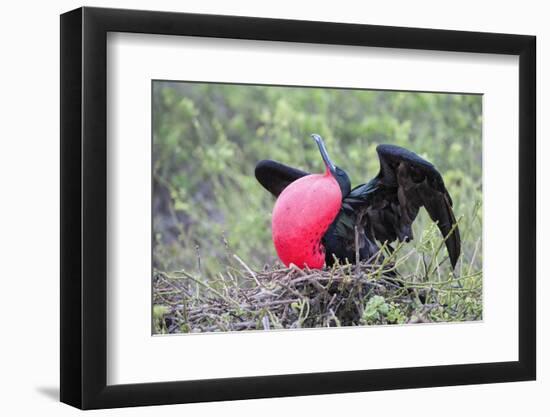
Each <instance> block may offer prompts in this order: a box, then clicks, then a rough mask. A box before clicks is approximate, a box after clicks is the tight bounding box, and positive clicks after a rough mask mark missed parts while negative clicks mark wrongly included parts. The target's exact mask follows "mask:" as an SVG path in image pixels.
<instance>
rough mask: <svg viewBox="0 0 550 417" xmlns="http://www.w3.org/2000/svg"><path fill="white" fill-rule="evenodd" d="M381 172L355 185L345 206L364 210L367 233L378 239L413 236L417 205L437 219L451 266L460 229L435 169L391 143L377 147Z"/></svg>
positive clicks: (454, 260)
mask: <svg viewBox="0 0 550 417" xmlns="http://www.w3.org/2000/svg"><path fill="white" fill-rule="evenodd" d="M376 151H377V152H378V157H379V159H380V172H379V173H378V175H377V176H376V177H375V178H374V179H373V180H371V181H370V182H369V183H367V184H363V185H360V186H358V187H356V188H354V189H353V190H352V191H351V193H350V194H349V196H348V197H347V198H346V199H344V206H348V207H351V208H352V209H353V210H354V211H363V220H364V221H363V224H365V232H366V234H367V236H371V237H374V238H375V239H376V240H378V241H380V242H384V241H388V242H393V241H394V240H396V239H397V240H400V241H409V240H411V239H413V233H412V223H413V222H414V220H415V219H416V216H417V215H418V211H419V209H420V207H424V208H425V209H426V210H427V212H428V214H429V215H430V217H431V219H432V220H433V221H434V222H437V226H438V227H439V230H440V231H441V234H442V235H443V237H444V238H446V241H445V244H446V246H447V251H448V253H449V258H450V260H451V265H452V266H453V268H454V267H455V265H456V262H457V260H458V257H459V256H460V232H459V230H458V227H455V228H454V229H453V226H454V225H455V224H456V219H455V216H454V213H453V209H452V206H453V202H452V199H451V196H450V195H449V193H448V191H447V189H446V188H445V184H444V183H443V178H441V174H440V173H439V172H438V171H437V169H436V168H435V167H434V166H433V165H432V164H431V163H430V162H428V161H426V160H424V159H422V158H421V157H420V156H418V155H416V154H415V153H413V152H411V151H408V150H406V149H404V148H401V147H399V146H394V145H379V146H378V147H377V148H376Z"/></svg>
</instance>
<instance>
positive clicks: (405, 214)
mask: <svg viewBox="0 0 550 417" xmlns="http://www.w3.org/2000/svg"><path fill="white" fill-rule="evenodd" d="M311 136H312V137H313V139H314V140H315V141H316V142H317V146H318V148H319V151H320V153H321V156H322V158H323V161H324V163H325V167H326V172H325V173H324V174H310V173H308V172H306V171H302V170H299V169H296V168H293V167H290V166H287V165H284V164H282V163H280V162H276V161H272V160H263V161H260V162H259V163H258V164H257V165H256V169H255V176H256V178H257V180H258V181H259V182H260V184H261V185H262V186H263V187H264V188H265V189H267V190H268V191H269V192H270V193H271V194H273V196H275V197H276V198H277V201H276V203H275V207H274V209H273V217H272V234H273V242H274V246H275V249H276V251H277V254H278V255H279V258H280V259H281V261H283V263H284V264H285V265H287V266H288V265H290V264H291V263H293V264H295V265H296V266H298V267H304V266H306V265H307V266H308V267H309V268H322V267H323V264H326V265H327V266H332V265H333V264H334V262H335V261H336V260H338V261H339V262H343V263H345V262H346V260H347V261H348V262H350V263H354V262H355V261H357V256H358V257H359V260H360V261H368V260H372V259H374V258H377V259H379V260H380V259H381V258H380V256H383V255H382V254H381V253H380V248H381V245H383V244H384V243H385V244H386V247H387V248H392V247H391V246H390V244H391V243H392V242H394V241H396V240H397V241H401V242H403V241H404V242H409V241H410V240H412V239H413V232H412V224H413V222H414V220H415V219H416V217H417V215H418V212H419V209H420V207H424V208H425V209H426V210H427V212H428V214H429V215H430V218H431V219H432V220H433V221H434V222H437V226H438V228H439V230H440V231H441V234H442V235H443V238H444V239H445V245H446V247H447V252H448V254H449V259H450V262H451V265H452V268H453V269H454V267H455V265H456V262H457V260H458V257H459V255H460V233H459V230H458V225H457V224H456V219H455V216H454V213H453V210H452V206H453V201H452V199H451V196H450V195H449V192H448V191H447V189H446V188H445V184H444V182H443V178H442V177H441V174H440V173H439V172H438V171H437V169H436V168H435V167H434V165H433V164H431V163H430V162H428V161H426V160H425V159H423V158H421V157H420V156H418V155H417V154H415V153H414V152H411V151H409V150H407V149H405V148H402V147H399V146H395V145H378V146H377V148H376V151H377V153H378V158H379V160H380V171H379V172H378V175H376V176H375V177H374V178H373V179H371V180H370V181H369V182H367V183H365V184H360V185H358V186H356V187H354V188H353V189H352V188H351V182H350V179H349V177H348V175H347V174H346V172H345V171H344V170H342V169H341V168H339V167H337V166H336V165H335V164H334V163H333V162H332V161H331V159H330V158H329V156H328V152H327V149H326V147H325V144H324V141H323V139H322V138H321V136H319V135H317V134H312V135H311ZM356 246H357V247H356ZM392 249H393V248H392ZM390 250H391V249H390Z"/></svg>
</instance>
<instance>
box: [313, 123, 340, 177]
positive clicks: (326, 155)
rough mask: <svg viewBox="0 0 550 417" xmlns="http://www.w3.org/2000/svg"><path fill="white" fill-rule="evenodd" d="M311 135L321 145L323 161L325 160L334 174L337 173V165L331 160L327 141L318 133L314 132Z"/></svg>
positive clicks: (320, 150)
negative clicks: (326, 145) (326, 144)
mask: <svg viewBox="0 0 550 417" xmlns="http://www.w3.org/2000/svg"><path fill="white" fill-rule="evenodd" d="M311 137H312V138H313V139H314V140H315V142H317V146H318V147H319V152H321V156H322V157H323V161H324V162H325V166H326V167H327V169H328V170H329V171H330V172H331V174H332V175H335V174H336V165H334V164H333V163H332V161H331V160H330V158H329V156H328V153H327V148H326V147H325V142H324V141H323V138H322V137H321V136H319V135H318V134H316V133H313V134H312V135H311Z"/></svg>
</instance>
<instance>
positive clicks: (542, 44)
mask: <svg viewBox="0 0 550 417" xmlns="http://www.w3.org/2000/svg"><path fill="white" fill-rule="evenodd" d="M81 4H82V3H80V2H77V1H69V0H63V1H57V2H56V3H55V4H50V3H48V2H38V1H36V2H30V1H29V2H19V3H16V2H4V4H3V5H2V15H1V16H2V17H1V24H0V30H1V31H2V36H1V37H0V42H1V46H2V48H1V52H0V56H1V59H0V72H1V74H2V77H1V80H2V81H3V84H2V86H1V88H0V107H1V108H0V120H1V122H2V124H1V128H0V143H1V147H0V149H1V150H0V158H1V160H0V184H1V190H2V193H1V195H2V200H1V204H0V219H1V220H0V221H1V227H0V232H1V233H2V235H1V238H0V242H1V243H0V244H1V250H0V254H1V255H0V260H1V264H2V267H1V269H0V270H1V271H2V272H1V278H2V284H3V285H2V286H1V287H0V294H1V296H0V309H1V310H0V317H1V320H2V330H3V335H2V342H1V343H0V352H1V355H0V393H1V394H0V398H2V400H1V401H0V410H2V411H3V412H2V414H3V415H20V414H21V415H27V414H29V415H32V414H31V413H33V412H34V413H37V412H40V413H41V414H42V415H44V414H46V415H50V414H51V415H61V416H63V415H73V414H76V411H75V410H74V409H72V408H70V407H68V406H65V405H62V404H59V403H58V402H57V399H56V396H57V392H58V377H59V371H58V367H59V362H58V339H59V325H58V305H59V296H58V293H59V284H58V273H59V261H58V258H59V251H58V246H59V236H58V229H59V221H58V210H59V203H58V201H59V189H58V179H59V167H58V165H59V156H58V153H59V152H58V149H59V145H58V137H59V132H58V131H59V101H58V100H59V93H58V91H59V52H58V50H59V46H58V44H59V18H58V15H59V14H60V13H62V12H64V11H66V10H70V9H73V8H76V7H79V6H80V5H81ZM544 4H545V2H543V1H531V0H524V1H521V2H514V3H513V4H512V5H507V4H505V2H503V1H499V2H479V1H469V0H462V1H460V2H448V3H445V2H442V1H419V0H416V1H406V0H404V1H394V2H390V1H387V2H381V1H376V2H372V4H368V3H367V2H353V1H351V0H350V1H347V0H338V1H325V2H322V3H321V2H320V1H316V2H305V1H303V2H298V1H296V0H294V1H282V0H278V1H270V2H262V1H254V0H250V1H247V0H232V1H230V2H228V1H223V0H201V1H196V2H192V3H191V2H183V1H181V0H180V1H146V0H141V1H140V0H125V1H119V2H115V1H92V0H89V1H87V2H86V5H89V6H105V7H124V8H139V9H159V10H170V11H187V12H202V13H217V14H240V15H250V16H265V17H281V18H294V19H310V20H332V21H342V22H356V23H371V24H381V25H396V26H417V27H431V28H441V29H462V30H474V31H493V32H509V33H523V34H534V35H537V37H538V75H539V78H538V88H537V93H538V120H539V125H538V137H539V144H540V146H539V150H538V155H539V156H538V160H539V186H538V193H539V214H540V213H542V212H543V211H545V210H549V209H550V201H549V193H548V192H547V191H545V192H544V193H543V182H544V181H545V180H548V178H549V176H550V168H549V166H546V167H542V166H541V165H542V164H541V161H542V160H543V159H544V156H550V155H549V152H550V148H549V145H548V143H547V142H543V141H542V140H541V138H542V137H544V136H545V134H546V136H547V135H548V133H549V127H548V126H549V124H548V122H547V121H546V120H542V115H543V114H544V113H543V110H545V109H546V107H547V104H548V97H550V91H549V88H550V87H549V85H550V84H549V82H548V81H547V79H544V75H543V73H544V72H545V71H546V73H549V65H548V64H549V59H550V49H549V48H548V42H549V40H550V26H549V25H548V18H547V16H548V12H547V11H546V10H544ZM549 228H550V221H549V220H548V217H544V216H540V215H539V237H540V238H539V250H538V256H539V260H540V261H541V263H542V262H544V259H543V258H544V257H545V255H546V252H547V251H548V250H549V249H550V241H549V238H548V236H549V234H550V229H549ZM543 235H545V236H544V237H543ZM546 275H547V274H546V271H545V269H543V268H540V267H539V286H538V291H539V297H538V300H539V303H538V304H539V307H538V313H539V316H538V323H539V325H538V331H539V333H538V334H539V337H538V341H539V343H538V348H539V358H538V359H539V366H538V374H539V380H538V381H537V382H528V383H508V384H498V385H483V386H467V387H452V388H435V389H423V390H407V391H388V392H378V393H360V394H347V395H330V396H328V395H326V396H314V397H301V398H290V399H288V398H287V399H270V400H255V401H238V402H232V403H211V404H195V405H180V406H169V407H147V408H140V409H125V410H116V411H112V410H111V411H101V412H99V413H98V414H99V415H113V414H115V413H117V414H118V413H120V414H121V415H132V416H133V415H143V416H145V415H181V414H183V413H186V414H187V415H212V416H214V415H230V416H231V415H239V416H245V415H258V414H261V415H278V416H284V415H292V416H294V415H298V414H302V413H305V414H307V415H309V414H315V415H342V414H345V413H350V414H355V413H361V415H368V414H371V415H374V414H377V415H381V414H382V413H385V415H400V414H406V415H408V416H417V415H418V416H420V415H422V416H425V415H429V414H432V413H438V414H441V415H444V416H445V417H447V416H455V415H456V416H464V415H481V413H487V414H489V413H490V415H497V414H500V415H502V414H504V415H518V414H521V415H526V414H531V415H543V413H544V412H543V410H545V411H546V413H548V410H549V409H550V406H549V405H548V401H547V399H546V398H545V396H544V395H543V394H546V393H547V392H549V391H550V382H549V381H548V378H550V365H549V362H548V359H547V358H548V357H547V355H545V353H546V352H548V349H549V342H550V330H549V329H550V326H548V324H547V322H546V320H548V319H550V308H549V306H548V303H546V304H545V297H544V296H542V295H543V294H547V293H548V292H549V291H550V284H549V281H548V280H547V279H546ZM356 349H358V350H359V349H361V347H360V346H358V347H356ZM546 413H544V414H546Z"/></svg>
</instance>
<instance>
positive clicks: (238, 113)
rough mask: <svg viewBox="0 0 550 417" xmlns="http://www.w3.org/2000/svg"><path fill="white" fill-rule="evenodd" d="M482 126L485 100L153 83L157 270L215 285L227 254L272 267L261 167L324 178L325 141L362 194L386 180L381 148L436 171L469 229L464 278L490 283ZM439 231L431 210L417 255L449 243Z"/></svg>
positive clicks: (423, 220)
mask: <svg viewBox="0 0 550 417" xmlns="http://www.w3.org/2000/svg"><path fill="white" fill-rule="evenodd" d="M481 126H482V97H481V96H480V95H467V94H442V93H413V92H394V91H368V90H349V89H328V88H301V87H300V88H293V87H278V86H249V85H226V84H206V83H186V82H164V81H154V83H153V231H154V236H153V238H154V242H153V247H154V250H153V263H154V267H155V268H156V269H157V270H163V271H173V270H181V269H185V270H186V271H189V272H192V273H196V272H199V273H200V274H206V275H210V276H212V275H215V274H218V273H219V272H220V271H222V270H224V266H225V264H226V256H227V248H226V245H229V247H230V248H231V250H232V251H233V252H235V253H237V254H238V255H239V256H240V257H241V258H242V259H244V260H245V261H246V262H247V264H248V265H250V267H251V268H253V269H261V268H262V267H263V266H264V265H265V264H271V263H273V262H274V261H275V260H276V259H277V258H276V254H275V250H274V248H273V244H272V242H271V228H270V224H271V210H272V208H273V204H274V199H273V198H272V197H271V196H270V194H269V193H268V192H267V191H265V190H264V189H263V188H262V187H261V186H260V185H259V183H258V182H257V181H256V179H255V177H254V167H255V165H256V163H257V162H258V161H260V160H262V159H274V160H277V161H280V162H283V163H285V164H288V165H291V166H294V167H298V168H300V169H303V170H306V171H309V172H322V171H323V170H324V167H323V164H322V160H321V158H320V155H319V152H318V150H317V147H316V146H315V143H314V142H313V140H311V138H310V137H309V135H310V134H311V133H314V132H315V133H318V134H320V135H321V136H323V138H324V139H325V141H326V144H327V148H328V151H329V154H330V156H331V158H332V159H333V161H335V163H336V164H337V165H338V166H340V167H341V168H343V169H345V170H346V171H347V172H348V174H349V176H350V178H351V180H352V186H355V185H358V184H361V183H364V182H366V181H368V180H369V179H370V178H372V177H373V176H375V175H376V174H377V173H378V169H379V162H378V157H377V154H376V151H375V148H376V146H377V145H378V144H381V143H389V144H395V145H400V146H403V147H405V148H407V149H410V150H412V151H414V152H416V153H418V154H419V155H421V156H422V157H424V158H426V159H427V160H429V161H431V162H432V163H433V164H434V165H435V166H436V167H437V168H438V169H439V171H440V172H441V174H442V175H443V178H444V181H445V184H446V186H447V188H448V190H449V193H450V194H451V197H452V198H453V200H454V211H455V214H456V217H457V219H458V218H462V220H461V223H460V225H461V232H462V238H463V248H462V251H463V257H462V258H463V259H462V260H461V261H460V266H459V267H457V269H459V268H461V270H462V271H463V273H467V272H471V271H472V270H475V271H479V270H481V267H482V251H481V235H482V221H481V220H482V206H481V201H482V137H481V134H482V128H481ZM430 223H431V221H430V219H429V217H428V216H427V214H426V213H425V211H424V210H421V215H420V216H419V218H418V220H417V221H416V223H415V226H414V230H415V233H416V234H415V240H414V242H413V243H412V244H413V245H416V249H417V250H418V251H419V253H421V254H422V253H424V254H429V253H430V250H433V247H434V245H435V244H436V243H437V240H438V239H439V240H441V237H440V235H439V234H438V232H437V229H436V228H433V227H427V226H429V224H430ZM418 262H420V260H419V259H411V260H410V268H411V270H414V268H418ZM199 263H200V266H199ZM447 265H448V264H447ZM464 268H466V269H467V270H468V271H466V272H464ZM459 271H460V269H459ZM405 272H406V271H405Z"/></svg>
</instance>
